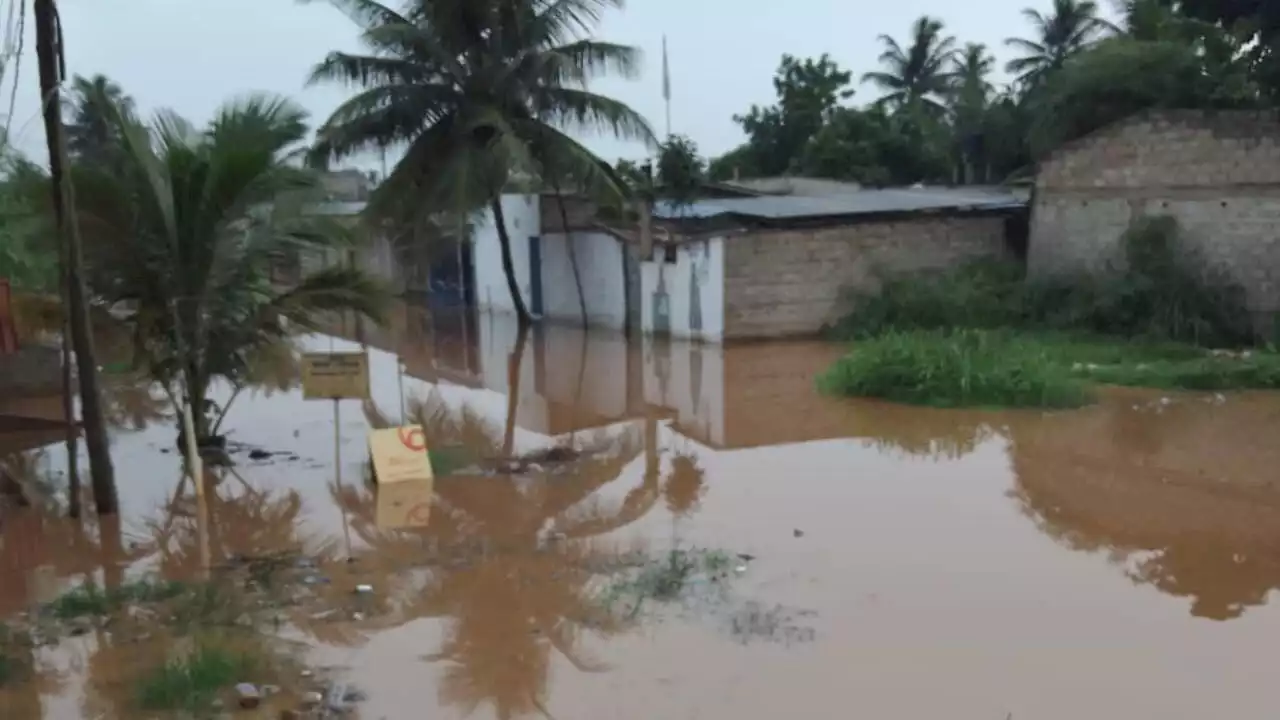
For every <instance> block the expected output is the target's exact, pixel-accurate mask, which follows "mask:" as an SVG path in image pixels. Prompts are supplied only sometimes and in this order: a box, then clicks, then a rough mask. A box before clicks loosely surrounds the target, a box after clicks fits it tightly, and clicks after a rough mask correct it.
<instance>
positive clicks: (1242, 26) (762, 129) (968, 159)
mask: <svg viewBox="0 0 1280 720" xmlns="http://www.w3.org/2000/svg"><path fill="white" fill-rule="evenodd" d="M1117 11H1118V12H1117V15H1118V20H1117V21H1116V22H1114V23H1113V22H1111V21H1109V20H1107V19H1106V18H1104V17H1103V15H1102V13H1101V8H1100V7H1099V5H1098V4H1097V3H1095V2H1092V1H1091V0H1052V3H1051V4H1050V6H1049V7H1047V8H1044V9H1040V8H1027V9H1025V10H1023V11H1022V15H1023V17H1024V18H1025V19H1026V21H1027V25H1028V30H1029V32H1028V34H1027V35H1026V36H1025V37H1013V38H1009V39H1007V40H1006V41H1005V46H1006V49H1007V50H1008V51H1009V52H1010V53H1011V57H1010V58H1009V59H1008V60H1007V61H1006V62H1005V63H1004V69H1005V71H1006V73H1007V74H1008V76H1009V77H1010V78H1011V79H1010V81H1009V82H1007V83H1005V84H1003V85H1001V84H997V83H996V82H995V81H994V80H993V76H994V74H995V72H996V70H997V67H998V64H997V59H996V56H995V54H994V53H993V51H992V49H991V48H988V47H987V46H985V45H982V44H978V43H965V44H962V43H961V42H960V41H959V40H958V39H957V38H956V37H955V36H953V35H950V34H948V33H947V32H946V25H945V23H944V22H943V21H942V20H940V19H938V18H934V17H928V16H926V17H921V18H919V19H918V20H916V22H915V23H914V24H913V25H912V27H911V29H910V33H909V35H908V36H907V37H906V38H905V39H903V40H901V41H900V40H899V39H896V38H894V37H892V36H890V35H881V36H880V37H879V42H880V45H881V47H882V52H881V54H880V56H879V67H878V68H876V69H874V70H872V71H869V72H866V73H864V74H863V75H862V76H861V77H860V78H859V80H860V81H861V84H862V85H866V86H869V87H870V88H873V89H874V90H876V91H878V92H879V95H878V97H876V99H874V100H872V101H871V102H868V103H865V104H862V105H857V104H853V103H851V102H850V100H851V98H853V97H854V94H855V90H856V88H855V86H854V74H853V72H852V71H850V70H848V69H846V68H843V67H841V66H840V65H839V64H837V63H836V62H835V61H834V60H833V59H832V58H831V57H830V55H828V54H823V55H821V56H819V57H817V58H803V59H802V58H798V57H795V56H792V55H784V56H783V57H782V60H781V62H780V63H779V65H778V69H777V71H776V73H775V74H774V77H773V88H774V92H775V95H776V97H775V99H774V102H773V103H772V104H768V105H752V106H751V107H750V108H748V109H747V110H746V111H745V112H742V113H740V114H737V115H735V116H734V118H733V119H734V121H735V122H736V123H737V124H738V125H739V126H740V127H741V128H742V131H743V132H744V133H745V134H746V136H747V139H746V142H744V143H742V144H741V145H739V146H738V147H736V148H734V149H732V150H730V151H729V152H727V153H725V154H723V155H721V156H719V157H716V158H713V159H711V160H710V161H709V162H702V163H698V164H697V171H698V172H701V173H704V174H705V176H706V177H708V178H709V179H712V180H729V179H732V178H734V177H742V178H748V177H768V176H777V175H784V174H794V175H803V176H810V177H820V178H831V179H837V180H846V181H853V182H858V183H860V184H863V185H866V186H872V187H875V186H892V185H907V184H913V183H936V184H974V183H999V182H1005V181H1009V180H1017V179H1020V178H1026V177H1029V176H1030V175H1031V174H1032V173H1033V168H1034V164H1035V161H1036V159H1037V158H1039V157H1041V156H1042V155H1043V154H1044V153H1046V152H1048V151H1050V150H1052V149H1053V148H1055V147H1057V146H1058V145H1060V144H1062V143H1063V142H1066V141H1068V140H1071V139H1074V138H1076V137H1080V136H1081V135H1084V134H1087V133H1089V132H1092V131H1094V130H1096V129H1098V128H1100V127H1102V126H1104V125H1106V124H1109V123H1111V122H1113V121H1116V120H1118V119H1120V118H1123V117H1125V116H1127V115H1130V114H1132V113H1135V112H1138V111H1141V110H1145V109H1148V108H1159V107H1165V108H1188V109H1214V108H1219V109H1229V108H1262V107H1274V106H1275V105H1276V104H1277V100H1278V99H1280V4H1277V3H1267V2H1265V1H1264V0H1122V1H1121V2H1118V3H1117ZM664 149H665V153H664V154H672V153H674V154H675V155H676V156H679V155H680V154H681V153H687V152H688V151H690V150H691V149H696V148H691V145H690V142H689V140H688V139H687V138H681V139H678V142H676V143H675V144H674V145H670V146H668V147H666V148H664ZM682 162H683V164H684V165H686V166H687V165H689V163H690V160H689V158H687V157H686V158H685V159H684V160H683V161H682ZM659 165H662V162H661V161H660V162H659ZM667 165H668V166H669V167H670V166H672V165H673V163H672V161H670V160H669V161H668V162H667ZM619 167H620V168H621V169H623V170H629V169H631V168H632V165H631V164H630V163H621V164H620V166H619Z"/></svg>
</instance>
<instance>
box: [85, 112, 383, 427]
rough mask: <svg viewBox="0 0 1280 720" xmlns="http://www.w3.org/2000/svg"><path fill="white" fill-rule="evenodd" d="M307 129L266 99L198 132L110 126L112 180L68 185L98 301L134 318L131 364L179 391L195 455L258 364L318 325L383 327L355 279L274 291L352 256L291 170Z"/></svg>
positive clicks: (351, 275) (319, 280) (374, 295)
mask: <svg viewBox="0 0 1280 720" xmlns="http://www.w3.org/2000/svg"><path fill="white" fill-rule="evenodd" d="M305 117H306V116H305V113H304V111H303V110H302V109H300V108H299V107H298V106H296V105H294V104H293V103H291V102H289V101H287V100H284V99H281V98H276V97H270V96H250V97H247V98H245V99H242V100H238V101H235V102H230V103H228V104H226V105H224V106H223V107H222V108H221V109H220V110H219V111H218V113H217V114H216V115H215V117H214V119H213V121H212V122H211V123H210V125H209V126H208V127H207V128H205V129H204V130H203V131H197V130H196V129H195V128H193V127H192V126H191V125H190V124H188V123H186V122H185V121H183V120H182V119H181V118H179V117H177V116H175V115H172V114H167V113H162V114H161V115H159V116H158V117H157V119H156V121H155V123H154V124H153V125H152V126H151V127H150V128H147V127H144V126H143V125H141V124H140V123H138V122H136V121H134V120H133V119H131V118H129V117H128V116H127V115H124V114H122V113H116V114H115V116H114V118H113V122H115V123H116V129H117V131H118V132H119V133H120V137H121V138H122V147H121V162H120V164H119V166H118V167H117V166H113V167H112V169H110V170H108V169H106V168H104V167H101V166H92V165H85V166H81V167H78V168H77V172H76V174H75V182H76V192H77V193H78V200H79V220H80V225H81V228H82V231H83V233H84V236H85V245H86V247H89V248H92V249H93V254H92V255H93V256H92V257H91V259H90V262H91V264H92V272H91V279H92V281H93V290H94V291H95V293H96V294H97V295H98V296H99V297H100V298H102V299H103V300H105V301H106V302H107V303H112V304H114V303H122V304H123V306H124V307H127V308H129V309H130V313H129V316H128V318H127V320H126V321H125V322H126V324H127V325H128V327H129V329H130V331H131V333H132V336H133V340H134V357H135V360H136V361H137V362H139V363H140V365H141V366H142V367H143V368H144V369H145V371H146V372H147V373H148V374H149V375H150V376H151V377H153V378H154V379H155V380H157V381H158V382H159V383H160V385H161V386H162V387H163V388H164V389H165V390H166V391H167V392H168V393H169V395H170V397H171V398H172V399H174V400H175V404H176V398H177V395H176V394H175V393H176V392H177V390H176V387H177V385H178V384H181V385H182V386H183V389H184V390H185V392H186V400H187V402H189V403H190V404H191V407H192V408H193V410H194V413H193V414H194V416H195V417H194V420H195V432H196V437H197V440H198V441H202V440H204V439H206V438H207V437H208V436H209V434H210V430H211V427H210V423H211V421H212V418H211V415H212V413H211V412H210V409H211V407H212V404H211V403H210V402H208V399H209V391H210V388H211V386H212V385H213V383H214V382H215V381H217V380H223V381H228V382H230V383H231V384H232V385H233V386H236V385H239V384H242V383H243V382H244V381H245V380H246V378H249V377H250V376H251V375H252V371H253V367H252V359H253V358H254V357H258V356H261V355H262V354H263V353H264V352H265V351H267V350H268V349H269V348H271V347H273V346H275V345H278V344H280V343H282V342H286V341H287V340H288V338H290V337H291V334H292V333H294V332H297V331H299V330H307V329H312V328H316V327H317V326H318V325H319V323H320V321H321V319H322V317H323V314H325V313H332V312H344V311H354V312H357V313H361V314H365V315H369V316H373V317H377V316H379V315H380V314H381V312H382V309H383V307H384V304H385V302H386V300H387V298H388V296H387V293H386V291H385V289H384V288H383V287H382V286H381V285H380V284H379V283H377V282H375V281H374V280H372V279H370V278H369V277H368V276H366V275H365V274H364V273H363V272H362V271H360V270H359V269H356V268H349V267H326V268H324V269H320V270H317V271H315V272H313V273H312V274H310V275H308V276H306V277H304V278H302V279H301V281H300V282H299V283H298V284H297V285H295V286H293V287H290V288H282V287H279V286H277V285H275V284H273V283H272V282H271V278H270V270H271V264H272V262H273V260H275V259H276V258H278V257H281V256H285V255H292V254H296V253H306V252H312V253H318V254H319V253H331V252H333V251H335V250H341V251H345V250H347V249H349V248H350V247H353V243H354V242H355V238H354V236H353V235H352V234H351V233H350V232H348V231H347V230H346V229H344V228H343V227H342V225H341V224H339V223H337V222H335V221H333V220H332V219H330V218H325V217H320V216H317V215H315V214H312V213H310V212H309V209H310V208H311V207H313V205H312V203H313V202H314V199H315V198H316V197H318V195H317V193H319V191H320V184H319V178H318V176H317V174H316V173H314V172H313V171H311V170H307V169H303V168H300V167H297V166H296V164H295V163H292V162H290V160H291V158H292V157H293V156H294V155H296V152H292V151H293V150H294V149H295V148H296V147H297V146H299V144H300V143H301V141H302V140H303V139H304V138H305V137H306V132H307V128H306V125H305V123H304V122H303V121H304V119H305ZM121 258H128V262H120V259H121Z"/></svg>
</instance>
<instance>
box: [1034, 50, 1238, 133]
mask: <svg viewBox="0 0 1280 720" xmlns="http://www.w3.org/2000/svg"><path fill="white" fill-rule="evenodd" d="M1039 102H1040V104H1039V106H1038V107H1037V111H1036V117H1037V121H1036V123H1035V126H1034V127H1033V129H1032V134H1031V141H1032V146H1033V148H1034V149H1035V150H1036V151H1037V152H1039V153H1045V152H1048V151H1050V150H1052V149H1053V148H1056V147H1058V146H1059V145H1061V144H1062V143H1064V142H1067V141H1069V140H1073V139H1075V138H1078V137H1081V136H1083V135H1086V134H1088V133H1091V132H1093V131H1095V130H1097V129H1099V128H1102V127H1104V126H1106V125H1109V124H1111V123H1113V122H1115V121H1117V120H1121V119H1123V118H1126V117H1128V116H1130V115H1133V114H1135V113H1138V112H1140V111H1143V110H1148V109H1152V108H1215V107H1218V108H1228V107H1243V106H1248V105H1251V104H1253V103H1254V102H1256V94H1254V93H1253V92H1252V91H1251V89H1250V87H1249V85H1248V82H1247V79H1246V78H1245V77H1244V75H1243V73H1242V71H1240V70H1239V69H1237V68H1234V67H1226V68H1221V69H1220V73H1219V74H1218V75H1217V76H1214V75H1210V74H1208V73H1207V72H1206V69H1205V57H1204V55H1203V53H1202V51H1201V49H1200V48H1199V47H1198V46H1197V45H1195V44H1191V43H1186V42H1178V41H1160V42H1144V41H1138V40H1132V39H1128V38H1115V39H1111V40H1107V41H1105V42H1102V43H1099V44H1098V46H1097V47H1096V48H1094V49H1093V50H1091V51H1090V52H1088V53H1084V54H1082V55H1080V56H1079V57H1077V58H1075V59H1073V60H1072V61H1071V62H1069V63H1067V64H1066V65H1065V66H1064V67H1063V68H1062V70H1061V72H1059V73H1057V74H1056V75H1055V76H1054V78H1053V79H1052V81H1051V82H1049V83H1048V85H1047V86H1046V92H1045V93H1044V95H1043V96H1042V97H1041V98H1040V100H1039Z"/></svg>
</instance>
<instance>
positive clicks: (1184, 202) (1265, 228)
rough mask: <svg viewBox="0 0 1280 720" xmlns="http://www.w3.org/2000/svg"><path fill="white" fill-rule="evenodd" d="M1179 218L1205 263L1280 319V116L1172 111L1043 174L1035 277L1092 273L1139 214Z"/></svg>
mask: <svg viewBox="0 0 1280 720" xmlns="http://www.w3.org/2000/svg"><path fill="white" fill-rule="evenodd" d="M1151 215H1167V216H1171V217H1173V218H1175V219H1176V220H1177V221H1178V223H1179V226H1180V228H1181V230H1182V238H1183V239H1184V240H1185V241H1187V242H1189V243H1190V244H1191V246H1192V247H1195V248H1196V249H1198V250H1199V251H1200V252H1201V253H1202V254H1203V258H1204V260H1205V261H1207V262H1209V263H1213V264H1216V265H1220V266H1221V267H1223V268H1224V269H1226V270H1228V271H1229V272H1230V273H1231V275H1232V276H1233V277H1234V278H1235V280H1236V281H1237V282H1239V283H1240V284H1241V285H1243V286H1244V288H1245V290H1246V293H1247V302H1248V305H1249V308H1250V309H1251V310H1253V311H1254V312H1256V313H1266V314H1270V313H1275V312H1277V311H1280V230H1277V228H1280V120H1278V119H1277V117H1276V115H1275V114H1273V113H1225V112H1224V113H1202V112H1169V113H1158V114H1150V115H1144V116H1139V117H1135V118H1132V119H1130V120H1128V121H1125V122H1121V123H1119V124H1117V125H1114V126H1112V127H1110V128H1108V129H1105V130H1103V131H1100V132H1099V133H1096V134H1094V135H1091V136H1088V137H1086V138H1083V139H1081V140H1079V141H1077V142H1075V143H1071V144H1069V145H1067V146H1066V147H1064V148H1062V149H1061V150H1059V151H1058V152H1057V153H1055V154H1054V155H1053V156H1051V157H1050V158H1049V159H1048V160H1046V161H1045V162H1044V163H1043V164H1042V165H1041V169H1040V174H1039V177H1038V178H1037V184H1036V196H1035V204H1034V207H1033V211H1032V219H1031V235H1030V244H1029V249H1028V271H1029V272H1030V273H1031V274H1032V275H1033V276H1042V277H1043V276H1049V275H1054V274H1064V273H1071V272H1076V271H1082V270H1086V271H1087V270H1096V269H1098V268H1101V267H1103V266H1105V265H1106V264H1107V263H1109V262H1113V261H1117V260H1119V259H1120V256H1121V243H1120V240H1121V237H1122V235H1123V234H1124V233H1125V231H1126V230H1127V229H1128V228H1129V227H1130V226H1131V225H1132V224H1133V223H1134V222H1135V221H1137V220H1138V219H1140V218H1142V217H1143V216H1151Z"/></svg>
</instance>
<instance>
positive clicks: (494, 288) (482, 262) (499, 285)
mask: <svg viewBox="0 0 1280 720" xmlns="http://www.w3.org/2000/svg"><path fill="white" fill-rule="evenodd" d="M538 209H539V202H538V196H536V195H503V196H502V213H503V215H505V216H506V221H507V236H508V237H509V238H510V239H511V261H512V265H514V267H515V276H516V284H517V285H518V286H519V288H520V296H521V298H523V300H524V302H525V306H526V307H528V306H529V301H530V298H531V297H532V292H533V291H532V286H531V283H530V275H529V238H530V237H532V236H536V235H539V234H540V233H541V225H540V216H539V212H538ZM473 238H474V240H473V242H474V243H475V244H474V255H473V257H474V260H475V262H474V265H475V278H474V280H475V289H476V306H477V307H479V308H480V309H481V310H486V311H489V312H499V313H512V314H514V313H515V304H514V303H512V301H511V293H510V291H508V290H507V279H506V275H505V274H504V273H503V271H502V246H501V244H499V242H498V229H497V226H496V225H495V224H494V222H493V214H492V213H490V212H489V211H485V212H484V213H483V214H482V215H481V217H480V219H479V220H477V222H476V226H475V232H474V234H473ZM544 290H545V286H544Z"/></svg>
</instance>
